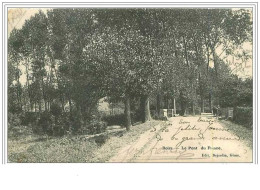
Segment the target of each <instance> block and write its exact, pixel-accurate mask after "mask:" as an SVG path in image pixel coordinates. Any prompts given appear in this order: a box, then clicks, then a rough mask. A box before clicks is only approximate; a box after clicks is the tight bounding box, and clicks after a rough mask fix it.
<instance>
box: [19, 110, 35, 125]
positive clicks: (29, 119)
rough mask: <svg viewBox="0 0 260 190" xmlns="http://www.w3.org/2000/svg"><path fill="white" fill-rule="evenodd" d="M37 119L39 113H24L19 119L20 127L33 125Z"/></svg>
mask: <svg viewBox="0 0 260 190" xmlns="http://www.w3.org/2000/svg"><path fill="white" fill-rule="evenodd" d="M38 119H39V113H36V112H25V113H24V115H23V116H22V117H21V122H22V125H29V124H34V123H36V122H37V120H38Z"/></svg>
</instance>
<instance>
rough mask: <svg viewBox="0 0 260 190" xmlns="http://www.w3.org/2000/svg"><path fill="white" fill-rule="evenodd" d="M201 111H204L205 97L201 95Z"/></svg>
mask: <svg viewBox="0 0 260 190" xmlns="http://www.w3.org/2000/svg"><path fill="white" fill-rule="evenodd" d="M201 113H204V99H203V97H201Z"/></svg>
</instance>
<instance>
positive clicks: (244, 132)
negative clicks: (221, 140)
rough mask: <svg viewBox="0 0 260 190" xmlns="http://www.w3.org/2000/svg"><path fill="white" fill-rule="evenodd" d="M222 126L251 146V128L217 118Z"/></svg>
mask: <svg viewBox="0 0 260 190" xmlns="http://www.w3.org/2000/svg"><path fill="white" fill-rule="evenodd" d="M219 122H220V123H221V124H222V126H223V127H225V128H228V129H229V131H230V132H231V133H233V134H234V135H236V136H239V137H240V138H242V142H243V143H244V144H245V145H247V146H248V147H250V148H253V130H252V129H250V128H246V127H245V126H242V125H238V124H235V123H233V122H231V121H224V120H219Z"/></svg>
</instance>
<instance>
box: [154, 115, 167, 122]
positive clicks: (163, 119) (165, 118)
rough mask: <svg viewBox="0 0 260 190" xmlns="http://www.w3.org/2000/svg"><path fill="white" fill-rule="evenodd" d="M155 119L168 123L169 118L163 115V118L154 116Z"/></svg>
mask: <svg viewBox="0 0 260 190" xmlns="http://www.w3.org/2000/svg"><path fill="white" fill-rule="evenodd" d="M153 119H155V120H162V121H167V120H168V119H167V117H165V116H162V115H161V116H158V115H154V116H153Z"/></svg>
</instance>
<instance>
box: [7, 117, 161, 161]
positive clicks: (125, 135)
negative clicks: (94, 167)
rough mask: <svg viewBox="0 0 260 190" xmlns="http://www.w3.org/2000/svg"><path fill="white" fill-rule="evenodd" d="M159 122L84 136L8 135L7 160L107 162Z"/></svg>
mask: <svg viewBox="0 0 260 190" xmlns="http://www.w3.org/2000/svg"><path fill="white" fill-rule="evenodd" d="M159 123H160V121H151V122H147V123H143V124H140V125H136V126H133V127H132V128H131V130H130V131H121V132H118V133H116V134H114V135H105V136H100V137H98V138H95V139H94V138H93V139H86V138H84V136H72V137H60V138H50V139H48V138H43V137H39V136H35V135H32V134H30V135H26V136H23V137H16V138H12V137H9V138H8V160H9V162H20V163H21V162H25V163H57V162H58V163H83V162H107V161H109V159H110V158H111V157H113V156H114V155H115V154H116V153H117V152H118V151H119V150H120V149H121V148H122V147H124V146H126V145H128V144H129V143H132V142H134V141H136V140H137V139H138V138H139V136H140V135H141V134H142V133H144V132H145V131H147V130H149V129H150V128H151V127H152V126H155V125H157V124H159Z"/></svg>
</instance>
